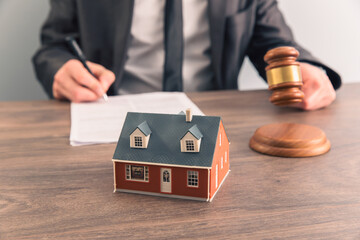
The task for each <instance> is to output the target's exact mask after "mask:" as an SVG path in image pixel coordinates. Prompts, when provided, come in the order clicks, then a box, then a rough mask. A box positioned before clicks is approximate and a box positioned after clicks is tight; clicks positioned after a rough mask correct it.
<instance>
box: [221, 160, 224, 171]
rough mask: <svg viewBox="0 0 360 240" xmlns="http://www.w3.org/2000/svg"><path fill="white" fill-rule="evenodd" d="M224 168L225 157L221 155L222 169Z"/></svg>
mask: <svg viewBox="0 0 360 240" xmlns="http://www.w3.org/2000/svg"><path fill="white" fill-rule="evenodd" d="M223 168H224V158H223V157H221V169H223Z"/></svg>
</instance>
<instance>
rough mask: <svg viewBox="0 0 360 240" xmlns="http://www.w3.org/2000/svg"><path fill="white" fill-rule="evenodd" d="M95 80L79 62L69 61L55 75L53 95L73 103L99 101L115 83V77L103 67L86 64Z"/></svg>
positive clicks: (90, 63)
mask: <svg viewBox="0 0 360 240" xmlns="http://www.w3.org/2000/svg"><path fill="white" fill-rule="evenodd" d="M86 63H87V64H88V66H89V68H90V69H91V71H92V72H93V73H94V75H95V76H96V78H94V77H93V76H92V75H91V74H90V73H89V72H88V71H87V70H86V68H85V67H84V66H83V65H82V63H81V62H80V61H79V60H75V59H71V60H69V61H67V62H66V63H65V64H64V65H63V66H62V67H61V68H60V69H59V70H58V71H57V73H56V74H55V76H54V83H53V88H52V89H53V95H54V97H55V98H56V99H59V100H64V99H68V100H70V101H71V102H90V101H95V100H97V99H99V98H100V97H101V96H102V95H103V94H104V93H105V92H106V91H107V90H108V89H109V87H110V85H111V84H112V83H113V82H114V81H115V75H114V73H113V72H111V71H110V70H108V69H106V68H104V67H103V66H101V65H99V64H96V63H92V62H86Z"/></svg>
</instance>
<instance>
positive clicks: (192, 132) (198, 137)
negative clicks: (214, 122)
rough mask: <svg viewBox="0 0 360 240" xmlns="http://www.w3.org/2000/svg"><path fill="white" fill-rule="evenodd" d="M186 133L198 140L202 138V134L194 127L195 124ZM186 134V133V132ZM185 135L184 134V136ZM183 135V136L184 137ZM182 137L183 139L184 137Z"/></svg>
mask: <svg viewBox="0 0 360 240" xmlns="http://www.w3.org/2000/svg"><path fill="white" fill-rule="evenodd" d="M188 132H190V133H191V134H192V135H193V136H194V137H195V138H196V139H198V140H199V139H200V138H202V137H203V135H202V133H201V132H200V130H199V128H198V127H197V126H196V124H195V125H194V126H192V127H191V128H190V129H189V130H188ZM186 133H187V132H186ZM185 135H186V134H185ZM185 135H184V136H185ZM184 136H183V137H184Z"/></svg>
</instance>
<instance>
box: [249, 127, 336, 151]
mask: <svg viewBox="0 0 360 240" xmlns="http://www.w3.org/2000/svg"><path fill="white" fill-rule="evenodd" d="M250 148H252V149H253V150H255V151H257V152H260V153H264V154H267V155H273V156H279V157H312V156H317V155H321V154H324V153H326V152H328V151H329V150H330V142H329V140H328V139H327V138H326V135H325V133H324V132H323V131H322V130H321V129H319V128H317V127H314V126H310V125H305V124H297V123H275V124H268V125H265V126H262V127H260V128H258V129H257V130H256V131H255V133H254V135H253V136H252V138H251V139H250Z"/></svg>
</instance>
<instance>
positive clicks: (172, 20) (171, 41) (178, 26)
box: [163, 0, 184, 91]
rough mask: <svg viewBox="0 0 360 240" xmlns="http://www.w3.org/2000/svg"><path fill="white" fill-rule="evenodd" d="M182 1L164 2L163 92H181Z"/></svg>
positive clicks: (170, 0) (169, 0)
mask: <svg viewBox="0 0 360 240" xmlns="http://www.w3.org/2000/svg"><path fill="white" fill-rule="evenodd" d="M183 42H184V41H183V21H182V0H166V4H165V23H164V48H165V64H164V77H163V90H164V91H182V89H183V86H182V74H181V72H182V61H183V44H184V43H183Z"/></svg>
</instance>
